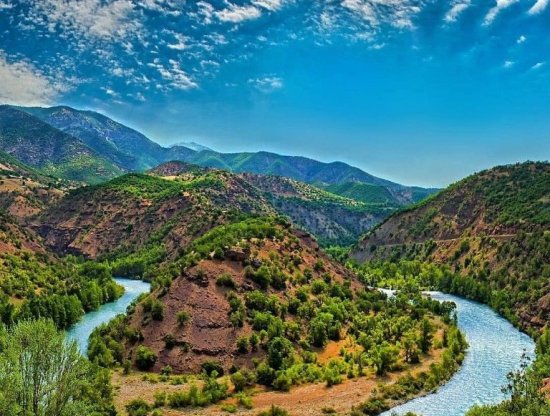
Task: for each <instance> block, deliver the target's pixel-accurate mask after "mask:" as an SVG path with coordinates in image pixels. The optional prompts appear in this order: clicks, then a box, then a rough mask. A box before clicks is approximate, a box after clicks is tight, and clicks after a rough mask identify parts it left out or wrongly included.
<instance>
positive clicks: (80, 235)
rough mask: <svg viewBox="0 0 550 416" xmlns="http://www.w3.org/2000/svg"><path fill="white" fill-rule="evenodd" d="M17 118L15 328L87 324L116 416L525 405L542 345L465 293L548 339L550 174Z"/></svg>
mask: <svg viewBox="0 0 550 416" xmlns="http://www.w3.org/2000/svg"><path fill="white" fill-rule="evenodd" d="M0 115H1V117H0V145H1V146H0V150H2V151H3V152H6V153H0V195H1V196H2V201H1V205H0V214H1V216H0V219H1V224H0V225H1V228H0V247H1V248H2V253H1V254H0V289H1V290H2V293H1V296H0V319H1V320H2V322H3V323H4V324H6V325H7V326H8V327H17V325H20V323H21V322H26V321H28V320H35V319H40V318H48V319H51V321H52V322H53V323H54V324H55V326H56V327H57V329H59V330H66V329H69V339H71V340H76V341H77V345H78V347H79V348H80V350H81V352H83V353H85V354H86V355H87V357H88V359H89V362H90V363H92V364H91V365H93V366H94V368H95V369H96V370H97V371H98V373H96V376H97V377H100V374H102V375H101V377H105V374H108V375H109V377H110V378H111V383H112V387H113V389H114V390H113V391H112V394H111V393H107V392H105V393H104V396H102V400H101V401H99V402H101V408H102V409H103V410H99V413H97V414H98V416H111V415H114V414H115V413H113V412H114V410H113V409H116V410H117V411H118V413H119V414H121V415H124V414H128V415H129V416H138V415H139V416H144V415H150V416H153V415H155V416H157V415H161V414H163V415H174V416H175V415H184V414H204V415H208V414H220V413H222V412H223V413H225V412H227V413H238V414H250V415H257V414H259V412H264V411H266V412H272V413H273V412H275V411H278V412H282V411H283V410H276V409H279V408H280V409H285V410H286V411H288V412H289V413H290V414H304V415H306V414H307V415H319V414H348V415H353V416H357V415H372V416H374V415H378V414H382V413H383V412H386V411H388V410H389V409H391V408H393V407H395V406H398V405H403V403H405V402H408V403H407V404H404V405H403V406H404V407H398V408H397V409H398V410H399V411H401V410H403V412H406V411H413V412H416V413H419V414H424V415H425V416H432V415H433V416H440V415H441V412H442V409H443V408H444V406H447V405H448V403H449V402H453V403H454V405H455V407H456V409H455V413H453V416H462V415H465V414H466V412H467V411H468V409H469V408H470V407H471V406H473V405H474V404H483V405H490V404H495V403H497V402H498V401H500V400H505V399H506V398H507V396H506V395H501V394H500V393H499V391H500V387H502V385H503V384H505V383H506V375H507V373H508V372H510V371H514V370H517V369H518V368H520V365H521V356H522V351H523V350H524V349H526V350H527V352H528V355H529V356H530V357H533V356H534V355H533V350H534V344H533V343H532V341H531V340H530V339H529V338H528V337H527V336H525V335H522V334H520V332H518V330H517V329H515V328H513V327H512V326H511V325H509V324H507V323H506V322H505V321H504V320H503V318H501V317H497V316H496V315H494V314H492V313H491V312H490V310H489V309H488V307H486V306H481V305H479V304H477V303H473V302H469V301H466V300H464V299H462V298H459V297H457V296H464V297H466V298H469V299H473V300H475V301H479V302H482V303H484V304H487V305H489V306H490V307H491V308H492V309H494V310H495V311H497V312H498V313H499V314H500V315H502V316H503V317H504V318H506V319H508V320H509V321H510V322H511V323H512V324H514V325H515V326H517V327H518V328H520V329H522V330H523V331H526V332H528V333H529V334H530V335H531V336H532V337H533V338H535V339H536V340H537V339H542V340H544V339H546V338H545V337H547V335H545V334H547V332H545V331H546V327H547V323H548V321H549V320H550V316H549V315H548V312H549V309H548V299H547V298H548V293H549V290H550V287H549V286H548V282H549V281H550V276H549V275H548V272H549V269H548V264H549V263H550V259H549V258H548V253H549V252H550V250H549V246H548V244H549V241H550V240H549V236H550V234H549V232H550V230H549V225H550V217H549V216H548V213H549V212H550V211H549V201H550V199H549V197H550V177H549V174H550V170H549V165H548V163H547V162H526V163H522V164H517V165H509V166H502V167H496V168H494V169H491V170H488V171H483V172H480V173H478V174H474V175H472V176H471V177H468V178H466V179H464V180H462V181H460V182H458V183H456V184H454V185H451V186H450V187H449V188H446V189H444V190H441V191H439V190H436V189H427V188H418V187H406V186H403V185H399V184H396V183H393V182H390V181H386V180H384V179H380V178H376V177H374V176H372V175H369V174H367V173H365V172H363V171H361V170H359V169H357V168H353V167H351V166H349V165H345V164H343V163H340V162H335V163H333V164H325V163H321V162H317V161H313V160H311V159H306V158H301V157H287V156H280V155H275V154H270V153H266V152H258V153H246V154H222V153H217V152H215V151H212V150H210V149H202V148H199V150H193V149H188V148H185V147H183V146H179V145H178V146H175V147H172V148H164V147H162V146H160V145H158V144H156V143H154V142H152V141H150V140H149V139H148V138H147V137H145V136H144V135H142V134H140V133H139V132H136V131H135V130H132V129H129V128H127V127H125V126H123V125H121V124H120V123H116V122H114V121H113V120H111V119H108V118H107V117H105V116H102V115H100V114H98V113H94V112H84V111H79V110H74V109H72V108H69V107H53V108H49V109H48V108H20V107H18V108H15V107H6V106H4V107H1V108H0ZM14 120H15V121H14ZM19 126H24V127H25V128H20V127H19ZM50 146H53V147H55V148H58V149H60V150H59V151H55V157H54V156H53V154H52V155H50V154H48V153H47V152H46V150H45V149H46V148H49V147H50ZM59 155H64V156H62V157H58V156H59ZM77 155H78V156H77ZM133 155H134V156H133ZM135 155H137V156H135ZM82 157H85V158H86V160H87V161H86V162H85V163H81V162H82V161H83V159H82ZM113 277H117V278H118V279H113ZM120 278H123V279H122V280H120ZM124 279H134V280H124ZM117 282H118V283H121V284H122V286H121V285H120V284H118V283H117ZM124 287H126V291H125V293H124V291H123V288H124ZM373 287H386V288H393V289H399V291H398V292H397V295H396V296H387V295H386V294H385V293H383V292H380V291H378V290H376V289H373ZM426 289H429V290H440V291H443V292H447V293H451V294H453V295H454V296H452V295H443V294H436V295H434V299H431V298H430V297H429V296H424V295H423V294H422V290H426ZM440 301H441V302H440ZM124 312H126V313H124ZM119 313H120V314H119ZM84 314H86V315H84ZM117 314H119V315H117ZM455 314H456V315H458V316H457V317H456V316H455ZM83 316H84V317H83ZM457 318H458V319H457ZM38 322H41V321H38ZM75 324H76V325H75ZM483 331H488V332H487V334H486V335H483V336H482V335H480V334H482V333H483ZM88 337H89V338H88ZM541 345H542V346H541ZM546 348H547V346H546V344H545V343H544V342H543V341H539V344H538V347H537V352H538V354H537V358H536V360H535V365H534V367H533V368H534V369H533V370H532V371H533V374H534V375H535V376H536V377H538V378H537V380H539V379H540V380H542V379H544V378H546V377H548V376H549V373H548V366H547V363H546V361H545V360H546V358H545V357H546ZM484 351H490V352H491V353H490V355H483V352H484ZM0 352H1V351H0ZM493 359H494V360H493ZM526 374H527V373H526ZM529 374H530V373H529ZM535 376H533V377H535ZM518 377H519V376H518ZM541 383H542V382H541ZM107 385H108V386H110V385H111V384H109V383H107ZM441 386H443V387H441ZM471 386H475V389H477V390H476V391H474V390H469V388H470V387H471ZM109 388H110V387H109ZM436 390H438V391H437V393H435V394H429V393H431V392H434V391H436ZM535 390H536V389H535ZM464 391H468V393H467V394H465V395H464V397H459V396H460V392H464ZM418 396H425V397H423V398H419V399H417V400H412V399H414V398H416V397H418ZM537 397H538V396H537ZM87 400H88V399H87ZM411 400H412V401H411ZM537 400H538V399H537ZM92 402H93V401H92ZM92 402H90V403H89V406H91V407H93V404H92ZM99 402H98V403H99ZM442 403H443V405H442ZM503 403H504V404H503V405H502V406H505V405H506V403H507V402H506V400H505V401H504V402H503ZM273 406H276V408H273ZM441 406H443V407H441ZM541 406H543V405H541ZM105 409H111V410H105ZM274 409H275V410H274ZM473 411H478V410H476V409H474V410H473ZM480 411H485V410H480ZM268 414H269V413H268ZM386 414H389V413H386ZM489 414H490V413H489ZM511 414H513V413H511ZM94 415H95V413H94ZM468 415H470V413H468ZM474 415H475V413H474ZM504 415H505V416H508V414H507V413H504ZM475 416H476V415H475ZM484 416H485V415H484ZM499 416H500V415H499Z"/></svg>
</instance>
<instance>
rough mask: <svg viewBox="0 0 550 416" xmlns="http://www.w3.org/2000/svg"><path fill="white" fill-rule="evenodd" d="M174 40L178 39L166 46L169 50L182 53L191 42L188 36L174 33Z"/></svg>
mask: <svg viewBox="0 0 550 416" xmlns="http://www.w3.org/2000/svg"><path fill="white" fill-rule="evenodd" d="M174 38H175V39H176V42H175V43H169V44H167V45H166V46H167V47H168V48H170V49H174V50H177V51H182V50H184V49H186V48H187V47H188V45H187V42H188V41H189V38H188V37H187V36H185V35H182V34H181V33H174Z"/></svg>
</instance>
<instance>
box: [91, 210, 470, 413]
mask: <svg viewBox="0 0 550 416" xmlns="http://www.w3.org/2000/svg"><path fill="white" fill-rule="evenodd" d="M301 244H302V243H301V242H300V240H299V239H298V238H297V237H296V236H294V235H292V233H291V232H290V229H289V224H288V223H285V222H284V220H282V219H276V218H269V217H260V218H248V219H245V220H243V221H240V222H236V223H230V224H227V225H224V226H219V227H216V228H214V229H212V230H211V231H209V232H207V233H206V234H204V235H203V236H202V237H200V238H198V239H196V240H195V241H194V242H193V243H192V244H191V245H190V246H189V248H188V249H187V250H186V254H185V256H184V257H182V259H181V260H179V261H178V262H176V263H175V264H177V266H175V268H176V269H179V268H180V267H183V268H184V269H185V270H187V272H188V273H190V274H193V275H195V274H196V275H197V278H199V279H203V280H204V279H206V275H205V273H204V272H201V268H202V267H215V265H217V264H220V263H219V262H223V261H224V260H227V259H228V258H235V256H237V257H239V258H241V260H240V261H242V262H243V265H245V267H243V268H242V275H240V276H238V277H235V278H233V277H232V276H231V275H229V274H227V273H226V274H218V275H217V278H216V280H215V282H214V283H213V284H214V286H215V287H216V288H217V289H216V290H221V291H222V293H223V296H224V298H225V302H227V303H228V305H229V312H228V316H227V318H226V319H227V320H228V321H229V322H230V323H231V325H232V326H233V327H234V328H235V329H234V330H235V331H237V333H238V334H239V336H238V337H237V339H236V344H235V345H232V346H230V350H229V352H230V353H231V354H235V355H236V357H237V358H238V359H239V360H240V362H241V363H242V362H243V359H246V358H247V357H248V359H247V361H244V362H248V365H235V363H233V364H232V365H229V364H228V363H225V362H224V363H222V362H218V361H216V358H215V357H211V358H209V359H207V360H205V358H202V360H205V361H202V369H203V375H202V377H201V379H202V382H201V383H199V384H196V385H195V384H191V386H190V387H189V388H187V389H186V390H184V391H182V392H180V391H178V392H176V393H171V394H168V395H167V397H166V398H165V401H164V403H165V404H163V405H166V406H169V407H173V408H183V407H190V406H191V407H192V406H205V405H208V404H211V403H215V402H217V401H219V400H221V399H222V398H225V397H227V396H228V395H230V394H235V395H239V394H241V393H242V392H249V391H250V389H251V388H253V386H255V385H257V384H260V385H264V386H266V387H269V388H271V389H275V390H281V391H287V390H288V389H290V387H291V386H293V385H299V384H304V383H312V382H319V381H322V382H324V383H326V385H327V386H331V385H334V384H339V383H342V382H343V381H344V380H345V379H353V378H356V377H361V376H365V375H372V374H375V375H378V376H383V375H385V374H386V373H387V372H391V371H402V370H405V369H407V368H408V367H409V366H410V365H414V364H417V363H419V362H422V361H424V360H427V359H429V357H430V355H431V354H432V353H433V351H434V350H436V349H441V350H442V356H443V361H442V362H441V363H437V364H436V365H435V366H433V368H432V369H431V370H430V371H429V372H426V373H423V374H422V375H421V376H420V378H419V379H418V380H415V381H414V383H413V382H407V383H409V384H407V385H406V386H405V385H404V386H403V390H402V391H401V390H400V393H399V394H400V397H408V396H409V395H412V394H417V393H418V392H419V391H423V390H425V391H429V390H431V389H433V388H435V387H436V386H437V385H438V384H439V383H441V382H442V381H443V380H445V379H447V378H448V377H449V376H450V375H451V374H452V373H453V372H454V371H455V370H456V368H457V366H458V364H459V363H460V362H461V360H462V358H463V351H464V349H465V348H466V343H465V341H464V339H463V337H462V335H461V334H460V332H459V331H458V330H457V329H456V326H455V324H454V321H453V317H452V314H453V308H454V305H452V304H450V303H443V304H441V303H439V302H437V301H433V300H431V299H427V298H424V297H422V296H421V295H420V293H419V292H418V291H403V292H401V293H399V294H398V295H397V296H395V297H392V298H387V297H386V295H384V294H383V293H380V292H378V291H370V290H365V289H362V288H361V287H360V284H359V282H357V281H356V280H354V278H353V277H352V276H351V275H349V276H345V275H344V276H342V275H336V274H334V270H335V269H334V268H333V267H334V266H331V265H330V264H329V263H330V262H329V260H328V259H327V258H324V257H317V260H316V261H315V262H314V263H312V264H310V263H307V264H304V262H305V261H306V258H308V256H310V255H311V254H310V253H311V252H310V251H307V250H306V249H305V248H304V247H303V246H302V245H301ZM266 246H269V247H272V246H273V249H269V250H267V248H266ZM275 248H278V249H275ZM266 250H267V251H266ZM307 261H308V262H311V261H312V260H307ZM171 266H174V264H172V265H171ZM191 270H194V271H191ZM175 278H176V279H185V277H175ZM248 282H249V283H248ZM172 284H174V283H173V281H172V279H168V280H162V281H158V280H157V281H156V282H155V285H154V287H156V289H155V291H154V292H153V293H152V294H150V295H148V296H145V297H143V298H142V299H140V300H139V301H138V302H137V303H136V305H134V306H133V307H131V308H130V318H127V317H123V316H120V317H118V318H116V319H115V320H113V321H111V322H110V323H109V324H106V325H103V326H101V327H99V328H97V329H96V331H95V332H94V333H93V335H92V337H91V340H90V345H89V350H88V354H89V357H90V359H91V360H92V361H93V362H95V363H97V364H99V365H102V366H106V367H111V366H116V365H125V366H128V364H125V363H127V361H126V360H127V359H132V360H133V364H134V365H135V367H137V368H138V369H141V370H150V369H152V368H153V367H154V368H157V367H156V365H158V363H157V361H158V360H159V359H160V357H161V355H162V356H165V357H166V354H167V351H170V350H172V349H174V348H178V349H179V351H181V352H180V354H183V355H187V356H188V357H189V360H191V359H193V358H192V357H194V355H193V354H194V353H193V344H192V342H193V340H192V338H187V340H186V341H182V338H181V335H180V333H181V332H180V331H184V330H185V328H187V327H188V326H189V325H193V322H194V319H196V314H197V313H199V312H198V311H196V310H190V311H188V312H186V309H185V308H186V304H185V301H183V302H182V303H181V304H180V312H178V314H177V315H178V316H177V321H178V327H177V329H175V332H172V333H169V334H168V335H165V336H164V342H165V347H164V349H163V350H160V351H159V350H158V349H155V350H153V349H152V348H150V345H151V344H150V339H148V335H146V334H147V325H148V324H147V322H152V321H163V319H164V318H165V316H166V313H167V312H166V311H167V310H166V308H167V305H166V304H165V303H164V296H167V295H166V293H169V291H170V286H171V285H172ZM201 284H202V283H201ZM202 290H211V289H209V288H207V286H204V285H203V289H202ZM136 313H140V314H142V315H140V316H142V318H140V320H139V321H138V322H141V324H140V326H138V327H136V326H134V325H130V322H131V321H132V319H131V318H132V316H134V315H135V314H136ZM134 322H135V321H134ZM243 328H246V330H244V329H243ZM329 344H334V345H339V347H338V348H337V350H339V352H338V353H337V354H334V355H331V356H328V357H325V358H321V356H322V355H323V351H325V348H326V347H327V346H328V345H329ZM233 351H234V352H233ZM252 357H254V358H253V359H252ZM126 368H129V367H126ZM165 370H166V373H167V374H170V373H171V372H172V368H170V370H168V369H167V368H166V367H164V368H163V369H162V373H163V374H165ZM227 372H229V375H227ZM224 374H225V377H224V379H225V381H220V380H216V377H217V376H221V375H224ZM174 377H178V376H174ZM403 383H404V384H406V383H405V382H403ZM201 385H202V387H200V386H201ZM231 387H232V389H231ZM380 394H381V395H382V396H378V395H377V397H376V400H380V401H381V402H382V403H384V406H388V405H389V404H390V403H392V399H391V398H390V396H392V397H393V396H395V395H396V394H397V393H396V392H395V391H394V392H393V393H387V396H384V394H386V393H385V392H383V391H381V392H380ZM149 406H151V408H152V405H150V404H149ZM367 414H370V413H367Z"/></svg>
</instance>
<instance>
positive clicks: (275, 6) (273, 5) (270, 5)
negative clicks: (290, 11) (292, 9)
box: [252, 0, 285, 12]
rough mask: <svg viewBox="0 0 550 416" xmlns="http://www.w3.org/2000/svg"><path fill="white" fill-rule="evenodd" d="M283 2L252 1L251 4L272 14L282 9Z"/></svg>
mask: <svg viewBox="0 0 550 416" xmlns="http://www.w3.org/2000/svg"><path fill="white" fill-rule="evenodd" d="M284 3H285V1H284V0H252V4H253V5H255V6H258V7H262V8H264V9H267V10H271V11H272V12H274V11H277V10H279V9H280V8H281V7H283V5H284Z"/></svg>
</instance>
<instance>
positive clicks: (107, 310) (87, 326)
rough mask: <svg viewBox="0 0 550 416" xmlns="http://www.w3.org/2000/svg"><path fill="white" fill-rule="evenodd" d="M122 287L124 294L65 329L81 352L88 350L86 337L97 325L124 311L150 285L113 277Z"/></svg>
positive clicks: (147, 290) (139, 281) (147, 291)
mask: <svg viewBox="0 0 550 416" xmlns="http://www.w3.org/2000/svg"><path fill="white" fill-rule="evenodd" d="M115 281H116V282H117V283H118V284H119V285H121V286H123V287H124V295H122V296H121V297H120V298H119V299H117V300H116V301H114V302H110V303H106V304H104V305H101V306H100V308H99V309H98V310H97V311H93V312H90V313H87V314H86V315H84V316H83V317H82V319H81V320H80V321H79V322H78V323H77V324H75V325H74V326H73V327H72V328H70V329H69V330H68V331H67V337H68V339H69V340H76V342H77V344H78V347H79V348H80V351H81V352H82V354H84V355H85V354H86V351H87V350H88V338H89V337H90V335H91V333H92V332H93V330H94V329H95V328H96V327H98V326H99V325H101V324H103V323H105V322H109V321H110V320H111V319H113V318H114V317H115V316H117V315H119V314H121V313H125V312H126V308H127V307H128V305H130V304H131V303H132V302H133V300H134V299H136V298H137V297H138V296H139V295H141V294H142V293H149V288H150V287H151V285H150V284H149V283H146V282H143V281H141V280H132V279H122V278H115Z"/></svg>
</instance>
